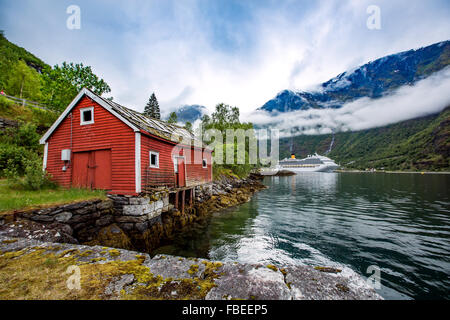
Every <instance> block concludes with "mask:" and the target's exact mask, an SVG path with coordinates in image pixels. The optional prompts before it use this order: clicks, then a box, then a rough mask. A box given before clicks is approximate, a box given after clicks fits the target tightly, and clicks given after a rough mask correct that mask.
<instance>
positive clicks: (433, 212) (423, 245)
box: [159, 173, 450, 299]
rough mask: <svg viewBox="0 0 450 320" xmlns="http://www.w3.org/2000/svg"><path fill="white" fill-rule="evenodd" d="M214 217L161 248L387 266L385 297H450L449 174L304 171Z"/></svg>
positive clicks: (362, 270) (244, 258) (221, 256)
mask: <svg viewBox="0 0 450 320" xmlns="http://www.w3.org/2000/svg"><path fill="white" fill-rule="evenodd" d="M265 184H267V185H268V186H269V189H267V190H263V191H261V192H259V193H258V194H257V195H256V196H255V197H254V198H253V199H252V200H251V201H250V202H249V203H246V204H244V205H241V206H239V207H236V208H232V209H228V210H225V211H223V212H220V213H216V214H215V215H214V216H213V217H212V218H211V219H209V221H207V223H204V224H202V225H196V226H195V228H193V229H192V230H190V231H188V232H186V233H185V234H183V235H180V236H179V237H178V238H176V239H175V240H174V242H173V243H172V244H171V245H169V246H165V247H162V248H160V249H159V252H161V253H166V254H176V255H184V256H197V257H204V258H210V259H215V260H232V261H240V262H244V263H255V262H259V263H276V264H279V265H284V264H311V265H329V266H348V267H350V268H352V269H353V270H355V271H356V272H358V273H359V274H360V275H362V276H369V275H370V274H367V273H366V271H367V268H368V267H369V266H370V265H377V266H379V267H380V268H381V278H382V279H381V282H382V289H381V290H380V291H379V292H380V293H381V294H382V295H383V296H384V297H385V298H408V297H411V298H422V299H423V298H450V294H449V290H448V288H449V285H450V281H449V275H450V255H449V253H450V252H449V251H450V223H449V222H450V195H449V192H448V191H449V190H450V188H449V186H450V175H417V174H381V173H376V174H374V173H362V174H356V173H305V174H299V175H297V176H291V177H267V178H266V179H265Z"/></svg>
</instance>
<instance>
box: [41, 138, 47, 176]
mask: <svg viewBox="0 0 450 320" xmlns="http://www.w3.org/2000/svg"><path fill="white" fill-rule="evenodd" d="M47 157H48V142H46V143H45V146H44V161H43V163H42V170H43V171H45V169H47Z"/></svg>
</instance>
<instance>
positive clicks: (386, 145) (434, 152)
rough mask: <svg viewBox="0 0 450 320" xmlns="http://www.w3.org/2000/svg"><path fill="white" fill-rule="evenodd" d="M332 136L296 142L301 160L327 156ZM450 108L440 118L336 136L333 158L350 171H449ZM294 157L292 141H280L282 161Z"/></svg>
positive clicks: (422, 119)
mask: <svg viewBox="0 0 450 320" xmlns="http://www.w3.org/2000/svg"><path fill="white" fill-rule="evenodd" d="M330 142H331V135H316V136H298V137H295V138H294V144H295V153H296V155H297V157H304V156H306V155H308V154H312V153H314V152H318V153H321V154H323V153H325V151H326V150H327V149H328V147H329V145H330ZM449 151H450V108H447V109H446V110H444V111H443V112H442V113H440V114H439V115H432V116H428V117H424V118H419V119H413V120H408V121H403V122H400V123H396V124H393V125H389V126H385V127H381V128H374V129H369V130H362V131H357V132H343V133H338V134H336V137H335V144H334V148H333V150H332V152H331V153H330V154H329V156H330V157H331V158H333V159H335V160H336V161H338V162H340V163H341V165H343V166H347V167H350V168H357V169H365V168H372V167H374V168H381V167H384V168H385V169H389V170H437V171H440V170H449V169H450V163H449V158H450V157H449ZM289 154H290V152H289V139H283V140H282V141H280V157H281V158H284V157H286V156H288V155H289Z"/></svg>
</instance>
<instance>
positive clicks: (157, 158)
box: [148, 151, 159, 168]
mask: <svg viewBox="0 0 450 320" xmlns="http://www.w3.org/2000/svg"><path fill="white" fill-rule="evenodd" d="M152 155H156V165H152ZM148 163H149V166H150V168H159V152H157V151H150V152H149V156H148Z"/></svg>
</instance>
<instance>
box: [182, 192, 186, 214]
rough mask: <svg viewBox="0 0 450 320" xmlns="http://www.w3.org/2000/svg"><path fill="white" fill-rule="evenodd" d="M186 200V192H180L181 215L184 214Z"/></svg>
mask: <svg viewBox="0 0 450 320" xmlns="http://www.w3.org/2000/svg"><path fill="white" fill-rule="evenodd" d="M185 199H186V190H183V191H181V213H184V202H185Z"/></svg>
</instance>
